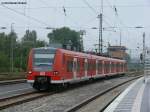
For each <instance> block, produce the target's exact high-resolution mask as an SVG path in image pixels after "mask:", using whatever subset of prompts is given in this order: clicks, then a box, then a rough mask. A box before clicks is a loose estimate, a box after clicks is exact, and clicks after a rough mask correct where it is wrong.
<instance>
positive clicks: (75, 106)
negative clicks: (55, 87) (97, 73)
mask: <svg viewBox="0 0 150 112" xmlns="http://www.w3.org/2000/svg"><path fill="white" fill-rule="evenodd" d="M140 77H142V76H137V77H135V78H132V79H129V80H127V81H124V82H123V83H120V84H117V85H115V86H113V87H110V88H108V89H106V90H104V91H102V92H99V93H98V94H96V95H94V96H92V97H90V98H87V99H85V100H84V101H82V102H80V103H78V104H76V105H74V106H72V107H71V108H68V109H66V110H65V112H75V111H77V110H79V109H81V108H82V107H84V106H85V105H87V104H88V103H90V102H92V101H94V100H96V99H97V98H99V97H101V96H103V95H104V94H106V93H108V92H110V91H112V90H114V89H116V88H118V87H120V86H122V85H124V84H126V83H129V82H131V81H133V80H136V79H138V78H140ZM113 100H114V99H113ZM113 100H111V101H110V102H109V103H108V104H107V105H105V107H103V108H102V110H100V112H102V111H103V110H104V109H105V108H106V107H107V106H108V105H109V104H110V103H111V102H112V101H113Z"/></svg>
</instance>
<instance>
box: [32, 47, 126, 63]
mask: <svg viewBox="0 0 150 112" xmlns="http://www.w3.org/2000/svg"><path fill="white" fill-rule="evenodd" d="M33 49H35V50H42V49H53V50H59V51H61V52H63V53H66V54H70V55H75V56H77V57H79V56H80V57H83V58H97V59H99V60H110V61H118V62H125V60H121V59H115V58H109V57H103V56H98V55H93V54H86V53H82V52H75V51H70V50H65V49H61V48H53V47H39V48H33Z"/></svg>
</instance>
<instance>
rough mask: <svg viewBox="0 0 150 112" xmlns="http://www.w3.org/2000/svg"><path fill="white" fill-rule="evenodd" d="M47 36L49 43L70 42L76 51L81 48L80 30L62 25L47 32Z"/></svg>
mask: <svg viewBox="0 0 150 112" xmlns="http://www.w3.org/2000/svg"><path fill="white" fill-rule="evenodd" d="M47 36H48V38H49V44H51V43H60V44H62V45H67V44H68V43H71V44H72V48H75V49H76V50H78V51H82V50H83V47H82V46H83V45H82V44H83V43H82V37H80V32H76V31H74V30H71V29H69V28H67V27H63V28H60V29H55V30H53V31H52V32H51V33H48V35H47Z"/></svg>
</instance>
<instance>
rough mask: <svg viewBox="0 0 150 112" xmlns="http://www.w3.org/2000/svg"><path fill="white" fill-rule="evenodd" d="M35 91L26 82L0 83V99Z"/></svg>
mask: <svg viewBox="0 0 150 112" xmlns="http://www.w3.org/2000/svg"><path fill="white" fill-rule="evenodd" d="M31 91H35V90H34V89H33V88H32V86H31V85H30V84H28V83H17V84H8V85H0V99H3V98H7V97H12V96H16V95H19V94H22V93H26V92H31Z"/></svg>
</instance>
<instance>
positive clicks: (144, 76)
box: [143, 32, 146, 82]
mask: <svg viewBox="0 0 150 112" xmlns="http://www.w3.org/2000/svg"><path fill="white" fill-rule="evenodd" d="M143 66H144V67H145V32H144V33H143ZM144 82H146V73H145V68H144Z"/></svg>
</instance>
